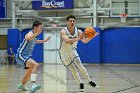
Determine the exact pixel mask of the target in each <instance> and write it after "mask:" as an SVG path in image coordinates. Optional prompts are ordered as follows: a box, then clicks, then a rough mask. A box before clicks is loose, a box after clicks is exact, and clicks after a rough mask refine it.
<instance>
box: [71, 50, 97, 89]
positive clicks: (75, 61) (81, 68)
mask: <svg viewBox="0 0 140 93" xmlns="http://www.w3.org/2000/svg"><path fill="white" fill-rule="evenodd" d="M73 60H74V63H75V65H76V66H77V67H78V69H79V70H80V72H81V73H82V74H83V75H84V76H85V78H86V79H87V80H88V82H89V85H91V86H92V87H98V86H97V85H96V84H95V82H93V81H92V80H91V79H90V77H89V74H88V72H87V70H86V68H85V67H84V66H83V64H82V63H81V60H80V57H79V55H78V54H77V52H75V58H74V59H73Z"/></svg>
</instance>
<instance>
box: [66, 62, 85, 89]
mask: <svg viewBox="0 0 140 93" xmlns="http://www.w3.org/2000/svg"><path fill="white" fill-rule="evenodd" d="M68 68H69V69H70V71H71V73H72V75H73V77H74V78H75V80H76V81H77V82H78V83H79V86H80V87H79V89H80V91H84V84H83V82H82V80H81V78H80V76H79V73H78V71H77V69H76V67H75V65H74V64H73V63H72V64H70V65H69V66H68Z"/></svg>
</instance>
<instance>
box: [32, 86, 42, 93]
mask: <svg viewBox="0 0 140 93" xmlns="http://www.w3.org/2000/svg"><path fill="white" fill-rule="evenodd" d="M40 88H41V86H40V85H34V86H32V88H31V90H30V93H35V92H36V91H37V90H39V89H40Z"/></svg>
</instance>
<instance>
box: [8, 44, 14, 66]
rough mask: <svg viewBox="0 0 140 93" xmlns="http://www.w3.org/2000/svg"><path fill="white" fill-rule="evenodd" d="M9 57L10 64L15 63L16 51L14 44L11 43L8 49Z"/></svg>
mask: <svg viewBox="0 0 140 93" xmlns="http://www.w3.org/2000/svg"><path fill="white" fill-rule="evenodd" d="M7 58H8V63H9V64H14V51H13V46H12V45H10V46H9V48H8V50H7Z"/></svg>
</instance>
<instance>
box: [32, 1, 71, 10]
mask: <svg viewBox="0 0 140 93" xmlns="http://www.w3.org/2000/svg"><path fill="white" fill-rule="evenodd" d="M72 8H73V0H42V1H32V9H33V10H46V9H49V10H51V9H72Z"/></svg>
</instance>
